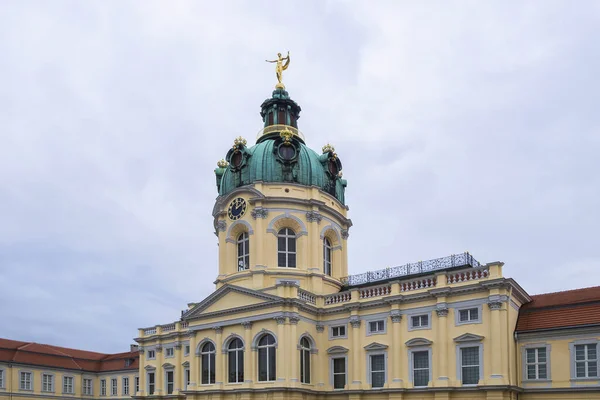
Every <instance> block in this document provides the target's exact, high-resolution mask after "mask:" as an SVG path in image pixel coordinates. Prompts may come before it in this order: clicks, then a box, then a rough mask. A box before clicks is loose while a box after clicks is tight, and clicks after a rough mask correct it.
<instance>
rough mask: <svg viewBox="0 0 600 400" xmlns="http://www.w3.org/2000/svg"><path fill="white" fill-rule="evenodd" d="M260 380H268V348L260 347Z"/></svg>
mask: <svg viewBox="0 0 600 400" xmlns="http://www.w3.org/2000/svg"><path fill="white" fill-rule="evenodd" d="M258 380H259V381H266V380H267V349H258Z"/></svg>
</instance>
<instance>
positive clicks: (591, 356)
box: [587, 344, 596, 360]
mask: <svg viewBox="0 0 600 400" xmlns="http://www.w3.org/2000/svg"><path fill="white" fill-rule="evenodd" d="M587 354H588V360H595V359H596V345H591V344H588V346H587Z"/></svg>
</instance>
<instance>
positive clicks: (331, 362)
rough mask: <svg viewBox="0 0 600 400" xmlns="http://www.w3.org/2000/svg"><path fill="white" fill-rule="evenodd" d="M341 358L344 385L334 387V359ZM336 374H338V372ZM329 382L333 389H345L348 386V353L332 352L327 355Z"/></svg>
mask: <svg viewBox="0 0 600 400" xmlns="http://www.w3.org/2000/svg"><path fill="white" fill-rule="evenodd" d="M336 359H343V360H344V387H342V388H336V387H335V375H336V373H335V369H334V365H335V364H334V360H336ZM338 375H340V374H339V373H338ZM329 382H330V384H331V387H332V388H333V390H334V391H338V390H346V388H347V387H348V355H346V354H332V355H330V356H329Z"/></svg>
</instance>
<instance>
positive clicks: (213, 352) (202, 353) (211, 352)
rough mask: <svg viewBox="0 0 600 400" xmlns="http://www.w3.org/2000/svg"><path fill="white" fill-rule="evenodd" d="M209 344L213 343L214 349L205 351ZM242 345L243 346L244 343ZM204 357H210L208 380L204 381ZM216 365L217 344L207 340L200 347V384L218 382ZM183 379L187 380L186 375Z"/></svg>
mask: <svg viewBox="0 0 600 400" xmlns="http://www.w3.org/2000/svg"><path fill="white" fill-rule="evenodd" d="M207 345H211V346H212V350H207V351H205V350H204V348H205V347H206V346H207ZM242 346H243V343H242ZM211 355H212V360H211ZM204 357H207V359H208V382H204V371H203V366H204ZM216 365H217V346H215V344H214V343H213V342H211V341H206V342H204V343H202V346H201V347H200V384H201V385H214V384H215V383H216V380H217V368H216ZM211 366H212V382H211ZM188 370H189V368H188ZM183 379H184V380H186V377H185V376H184V378H183ZM186 387H187V384H186Z"/></svg>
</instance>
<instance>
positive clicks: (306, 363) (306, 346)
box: [300, 337, 310, 383]
mask: <svg viewBox="0 0 600 400" xmlns="http://www.w3.org/2000/svg"><path fill="white" fill-rule="evenodd" d="M300 382H302V383H310V342H309V341H308V339H307V338H305V337H304V338H302V340H300Z"/></svg>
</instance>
